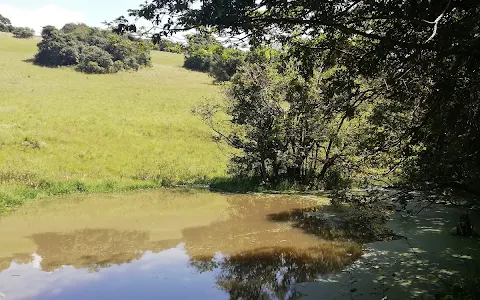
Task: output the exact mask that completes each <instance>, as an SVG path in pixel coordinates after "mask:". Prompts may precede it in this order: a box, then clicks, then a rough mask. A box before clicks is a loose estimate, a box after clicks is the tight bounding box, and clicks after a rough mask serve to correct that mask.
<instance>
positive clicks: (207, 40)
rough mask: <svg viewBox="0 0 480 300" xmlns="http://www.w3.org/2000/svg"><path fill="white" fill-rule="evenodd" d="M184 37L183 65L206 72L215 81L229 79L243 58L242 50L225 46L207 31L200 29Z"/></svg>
mask: <svg viewBox="0 0 480 300" xmlns="http://www.w3.org/2000/svg"><path fill="white" fill-rule="evenodd" d="M186 37H187V42H188V44H187V47H186V52H185V61H184V65H183V66H184V67H185V68H187V69H190V70H194V71H200V72H208V73H209V74H210V75H211V76H212V77H213V78H214V79H215V81H216V82H223V81H229V80H230V79H231V78H232V76H233V75H234V74H235V72H236V71H237V68H238V67H239V66H240V65H241V64H242V62H243V61H244V59H245V53H244V52H243V51H242V50H239V49H232V48H225V47H224V46H223V45H222V43H221V42H219V41H218V40H217V39H216V38H215V37H214V36H213V35H212V34H210V33H208V32H202V31H200V32H198V33H195V34H189V35H187V36H186Z"/></svg>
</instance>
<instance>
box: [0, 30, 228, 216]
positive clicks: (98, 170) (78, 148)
mask: <svg viewBox="0 0 480 300" xmlns="http://www.w3.org/2000/svg"><path fill="white" fill-rule="evenodd" d="M38 41H39V40H38V38H35V39H30V40H19V39H14V38H12V37H11V36H10V35H7V34H0V91H1V92H0V186H1V187H0V210H2V207H3V210H5V209H8V207H12V206H15V205H17V204H20V203H21V202H22V201H24V200H25V199H27V198H34V197H37V196H41V195H56V194H65V193H72V192H84V191H87V192H88V191H92V192H104V191H114V190H124V189H136V188H141V187H155V186H159V185H167V184H170V183H201V182H208V181H209V180H211V179H212V178H215V177H222V176H225V170H226V161H227V158H226V157H225V156H224V155H222V153H221V151H220V150H219V149H218V147H217V145H215V143H214V142H212V141H211V139H210V132H209V130H208V128H207V127H206V126H205V125H204V124H202V122H201V121H200V120H198V119H197V118H196V117H194V116H192V115H191V113H190V110H191V108H192V107H193V106H194V105H195V104H196V103H198V102H199V101H202V100H203V99H204V98H218V97H219V89H218V87H217V86H214V85H212V80H211V79H210V78H209V77H208V76H207V75H205V74H202V73H197V72H190V71H187V70H184V69H182V68H181V64H182V62H183V57H182V56H181V55H177V54H171V53H164V52H153V53H152V56H153V67H152V68H148V69H142V70H141V71H140V72H122V73H118V74H114V75H87V74H83V73H79V72H76V71H74V70H72V69H71V68H56V69H52V68H44V67H39V66H35V65H32V64H31V63H29V62H28V60H29V59H30V58H32V56H33V55H34V54H35V52H36V43H37V42H38Z"/></svg>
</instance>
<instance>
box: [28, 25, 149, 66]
mask: <svg viewBox="0 0 480 300" xmlns="http://www.w3.org/2000/svg"><path fill="white" fill-rule="evenodd" d="M152 47H153V44H151V43H150V42H145V41H135V40H130V39H129V38H128V36H127V35H117V34H114V33H112V32H111V31H108V30H103V29H98V28H91V27H88V26H87V25H85V24H75V23H69V24H66V25H65V26H64V27H63V28H62V29H60V30H58V29H57V28H55V27H53V26H46V27H44V28H43V30H42V41H41V42H40V43H38V53H37V54H35V57H34V62H35V63H36V64H38V65H41V66H47V67H58V66H76V68H75V69H76V70H77V71H80V72H84V73H90V74H106V73H117V72H118V71H122V70H136V71H138V70H139V68H140V67H148V66H150V64H151V57H150V49H151V48H152Z"/></svg>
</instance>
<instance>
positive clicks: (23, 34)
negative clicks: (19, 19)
mask: <svg viewBox="0 0 480 300" xmlns="http://www.w3.org/2000/svg"><path fill="white" fill-rule="evenodd" d="M12 34H13V37H15V38H17V39H29V38H32V37H33V36H34V34H35V30H33V29H32V28H28V27H15V28H13V30H12Z"/></svg>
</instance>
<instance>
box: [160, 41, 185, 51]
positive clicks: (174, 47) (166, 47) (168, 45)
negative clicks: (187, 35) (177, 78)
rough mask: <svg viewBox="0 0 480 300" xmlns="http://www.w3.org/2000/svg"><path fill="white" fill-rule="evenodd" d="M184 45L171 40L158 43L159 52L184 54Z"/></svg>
mask: <svg viewBox="0 0 480 300" xmlns="http://www.w3.org/2000/svg"><path fill="white" fill-rule="evenodd" d="M184 48H185V47H184V45H183V44H182V43H177V42H172V41H169V40H161V41H160V42H159V43H158V50H160V51H164V52H171V53H183V51H184Z"/></svg>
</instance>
